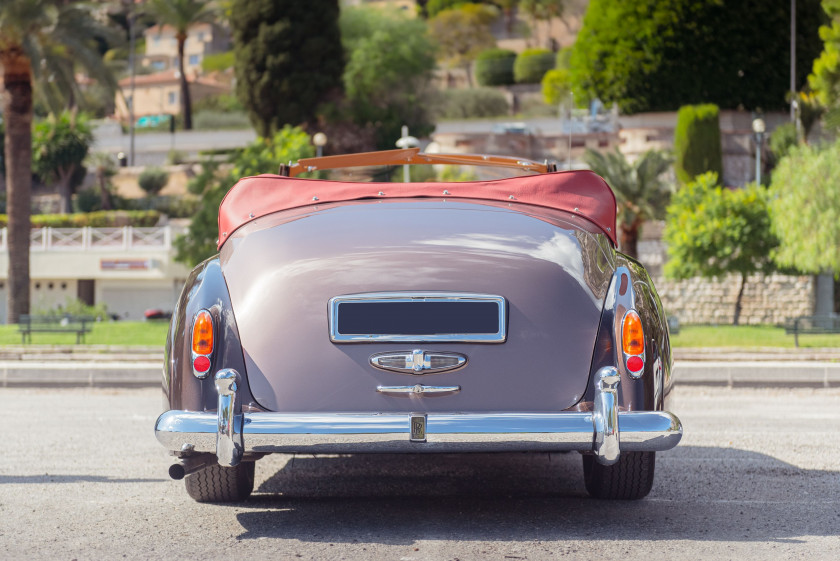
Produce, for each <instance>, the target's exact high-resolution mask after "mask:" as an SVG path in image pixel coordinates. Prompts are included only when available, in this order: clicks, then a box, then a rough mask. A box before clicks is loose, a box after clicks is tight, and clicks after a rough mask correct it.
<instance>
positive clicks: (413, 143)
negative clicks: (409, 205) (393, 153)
mask: <svg viewBox="0 0 840 561" xmlns="http://www.w3.org/2000/svg"><path fill="white" fill-rule="evenodd" d="M418 146H420V141H419V140H417V139H416V138H414V137H413V136H409V135H408V127H407V126H405V125H403V126H402V136H400V139H399V140H397V148H402V149H403V150H405V149H406V148H416V147H418ZM403 183H411V174H409V172H408V164H404V165H403Z"/></svg>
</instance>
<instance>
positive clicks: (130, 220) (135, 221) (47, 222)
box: [0, 210, 160, 228]
mask: <svg viewBox="0 0 840 561" xmlns="http://www.w3.org/2000/svg"><path fill="white" fill-rule="evenodd" d="M159 220H160V212H158V211H156V210H136V211H132V210H128V211H124V210H100V211H97V212H84V213H82V212H78V213H73V214H33V215H32V227H33V228H45V227H50V228H83V227H86V226H89V227H91V228H115V227H119V226H138V227H150V226H154V225H156V224H157V223H158V221H159ZM8 223H9V217H8V216H7V215H5V214H0V228H5V227H6V226H7V224H8Z"/></svg>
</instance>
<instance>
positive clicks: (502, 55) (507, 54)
mask: <svg viewBox="0 0 840 561" xmlns="http://www.w3.org/2000/svg"><path fill="white" fill-rule="evenodd" d="M515 60H516V53H515V52H513V51H511V50H508V49H487V50H486V51H482V52H480V53H479V54H478V56H477V57H476V59H475V79H476V81H478V83H479V84H480V85H482V86H507V85H508V84H513V63H514V61H515Z"/></svg>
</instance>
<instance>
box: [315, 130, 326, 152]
mask: <svg viewBox="0 0 840 561" xmlns="http://www.w3.org/2000/svg"><path fill="white" fill-rule="evenodd" d="M312 144H314V145H315V150H316V155H317V156H318V157H319V158H320V157H321V156H323V155H324V146H326V144H327V135H325V134H324V133H322V132H316V133H315V134H314V135H312Z"/></svg>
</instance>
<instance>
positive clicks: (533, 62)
mask: <svg viewBox="0 0 840 561" xmlns="http://www.w3.org/2000/svg"><path fill="white" fill-rule="evenodd" d="M552 68H554V54H552V52H551V51H549V50H548V49H525V50H524V51H522V52H521V53H519V55H518V56H517V57H516V61H515V62H514V63H513V79H514V80H515V81H516V83H517V84H538V83H539V82H540V80H542V77H543V76H544V75H545V73H546V72H548V71H549V70H551V69H552Z"/></svg>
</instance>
